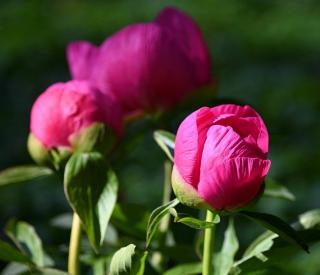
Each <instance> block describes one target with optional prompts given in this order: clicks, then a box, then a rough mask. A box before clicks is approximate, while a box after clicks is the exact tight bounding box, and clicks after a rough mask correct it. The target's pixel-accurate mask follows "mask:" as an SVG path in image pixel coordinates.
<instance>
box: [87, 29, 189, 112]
mask: <svg viewBox="0 0 320 275" xmlns="http://www.w3.org/2000/svg"><path fill="white" fill-rule="evenodd" d="M92 77H93V78H92V82H93V83H95V84H96V85H97V87H98V88H99V89H100V90H102V91H105V90H106V89H110V90H111V91H112V92H113V93H114V95H115V96H116V97H117V98H118V99H119V101H120V102H121V103H122V105H123V107H124V111H125V112H126V113H130V112H134V111H138V110H140V109H142V110H152V109H154V108H156V107H161V108H165V107H168V106H170V105H172V104H173V103H176V102H177V101H179V100H180V98H181V97H182V96H183V95H184V94H185V93H186V92H189V91H191V90H192V89H193V88H194V87H195V83H194V78H193V67H192V64H191V63H190V61H189V60H188V59H186V58H185V56H184V55H183V53H182V51H181V50H180V48H179V47H178V45H177V42H176V39H175V38H174V36H173V35H172V34H171V33H169V32H168V31H167V30H164V29H163V28H162V27H160V26H159V25H158V24H154V23H148V24H135V25H131V26H128V27H126V28H124V29H122V30H120V31H119V32H118V33H116V34H114V35H113V36H111V37H110V38H109V39H107V40H106V41H105V42H104V43H103V45H102V46H101V48H100V53H99V57H98V62H97V65H96V66H95V69H94V73H93V76H92Z"/></svg>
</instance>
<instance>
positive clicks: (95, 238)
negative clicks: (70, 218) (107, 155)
mask: <svg viewBox="0 0 320 275" xmlns="http://www.w3.org/2000/svg"><path fill="white" fill-rule="evenodd" d="M64 188H65V194H66V197H67V198H68V201H69V203H70V205H71V207H72V208H73V210H74V211H75V212H76V213H77V214H78V216H79V217H80V219H81V221H82V223H83V225H84V228H85V230H86V232H87V235H88V238H89V241H90V243H91V245H92V247H93V248H94V249H95V250H96V251H97V250H98V247H99V246H100V245H101V243H102V242H103V239H104V236H105V233H106V230H107V225H108V223H109V220H110V217H111V214H112V211H113V209H114V206H115V203H116V200H117V192H118V181H117V178H116V175H115V174H114V172H113V171H111V170H109V171H108V170H107V165H106V163H105V161H104V158H103V156H102V155H101V154H99V153H97V152H93V153H76V154H74V155H73V156H72V157H71V158H70V160H69V161H68V163H67V165H66V169H65V175H64Z"/></svg>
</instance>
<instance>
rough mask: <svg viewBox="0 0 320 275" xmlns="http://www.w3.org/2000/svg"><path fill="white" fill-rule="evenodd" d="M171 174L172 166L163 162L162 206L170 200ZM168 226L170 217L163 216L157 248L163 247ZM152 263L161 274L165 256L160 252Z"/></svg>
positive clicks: (154, 256)
mask: <svg viewBox="0 0 320 275" xmlns="http://www.w3.org/2000/svg"><path fill="white" fill-rule="evenodd" d="M171 173H172V164H171V162H170V161H169V160H167V161H165V162H164V182H163V195H162V205H164V204H167V203H168V202H169V201H170V199H171V194H172V188H171ZM169 226H170V215H169V214H167V215H166V216H164V217H163V218H162V220H161V222H160V224H159V235H158V245H159V247H162V246H165V244H166V239H167V232H168V229H169ZM152 262H153V265H154V267H155V268H156V269H157V271H159V272H161V274H162V273H163V269H164V266H165V262H166V257H165V255H163V254H161V253H160V252H156V253H154V254H153V257H152Z"/></svg>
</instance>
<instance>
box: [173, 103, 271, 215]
mask: <svg viewBox="0 0 320 275" xmlns="http://www.w3.org/2000/svg"><path fill="white" fill-rule="evenodd" d="M267 154H268V132H267V128H266V126H265V124H264V123H263V120H262V118H261V117H260V116H259V114H258V113H257V112H256V111H255V110H253V109H252V108H251V107H249V106H244V107H242V106H237V105H232V104H227V105H220V106H217V107H213V108H208V107H203V108H200V109H198V110H197V111H195V112H193V113H192V114H191V115H189V116H188V117H187V118H185V119H184V121H183V122H182V123H181V125H180V127H179V129H178V132H177V136H176V143H175V150H174V168H173V173H172V184H173V189H174V191H175V193H176V195H177V197H178V198H179V199H180V201H181V202H182V203H185V204H187V205H189V206H196V207H203V206H204V207H209V208H211V209H213V210H216V211H222V210H225V211H233V210H236V209H239V208H242V207H244V206H246V205H248V204H249V203H250V202H252V201H253V200H254V199H255V198H256V197H257V195H258V194H259V191H260V190H261V188H262V185H263V180H264V178H265V176H266V175H267V173H268V170H269V168H270V164H271V161H270V160H268V159H267Z"/></svg>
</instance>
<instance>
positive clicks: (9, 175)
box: [0, 165, 53, 186]
mask: <svg viewBox="0 0 320 275" xmlns="http://www.w3.org/2000/svg"><path fill="white" fill-rule="evenodd" d="M52 174H53V171H52V170H51V169H49V168H47V167H41V166H36V165H24V166H17V167H11V168H8V169H5V170H3V171H1V172H0V186H6V185H9V184H17V183H22V182H25V181H31V180H35V179H39V178H42V177H46V176H50V175H52Z"/></svg>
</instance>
